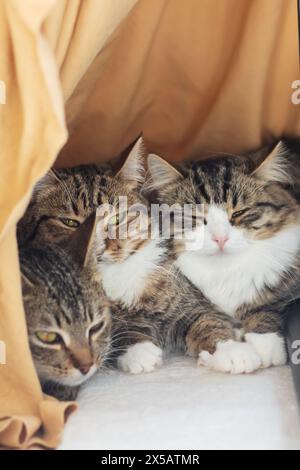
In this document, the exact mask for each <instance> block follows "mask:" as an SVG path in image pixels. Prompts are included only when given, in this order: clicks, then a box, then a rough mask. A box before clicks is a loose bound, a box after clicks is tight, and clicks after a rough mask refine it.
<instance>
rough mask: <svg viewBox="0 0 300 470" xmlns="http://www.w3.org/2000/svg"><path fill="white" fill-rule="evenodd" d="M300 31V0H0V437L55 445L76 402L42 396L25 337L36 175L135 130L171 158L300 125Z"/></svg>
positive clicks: (15, 444) (109, 151) (242, 144)
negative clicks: (297, 86)
mask: <svg viewBox="0 0 300 470" xmlns="http://www.w3.org/2000/svg"><path fill="white" fill-rule="evenodd" d="M297 37H298V33H297V0H295V1H293V0H291V1H288V2H287V1H286V0H238V1H237V0H215V1H214V2H211V1H210V0H189V2H188V3H184V2H182V0H114V1H113V2H112V1H111V0H89V1H86V0H43V2H37V1H36V0H26V2H24V1H23V0H1V2H0V43H1V60H0V80H2V81H3V82H4V83H5V86H6V104H0V142H1V153H0V168H1V170H0V260H1V266H0V341H3V342H5V344H6V364H5V365H2V364H0V447H2V448H19V449H25V448H54V447H56V446H57V445H58V443H59V440H60V437H61V433H62V430H63V426H64V423H65V421H66V419H67V418H68V416H69V415H70V413H72V412H73V411H74V410H75V408H76V405H74V404H72V403H59V402H58V401H56V400H54V399H52V398H49V397H46V396H43V394H42V392H41V389H40V386H39V382H38V379H37V376H36V373H35V370H34V366H33V363H32V359H31V356H30V351H29V347H28V340H27V333H26V325H25V319H24V312H23V306H22V299H21V287H20V276H19V266H18V254H17V244H16V237H15V227H16V223H17V221H18V220H19V218H20V217H21V216H22V214H23V212H24V210H25V207H26V204H27V203H28V201H29V198H30V194H31V191H32V188H33V185H34V184H35V183H36V181H37V180H38V179H39V178H40V177H41V176H42V175H43V174H44V173H45V172H46V171H47V170H48V168H49V167H51V166H52V165H53V164H54V162H55V160H56V158H57V156H58V158H57V161H56V165H58V166H66V165H76V164H79V163H89V162H101V161H104V160H110V159H112V158H114V157H115V156H117V155H118V154H120V153H121V152H122V151H124V149H126V148H127V147H128V146H129V145H130V144H131V143H132V142H133V141H134V140H135V139H136V138H137V137H138V136H139V135H140V134H141V132H143V135H144V137H145V140H146V143H147V145H148V147H149V150H151V151H155V152H157V153H160V154H163V155H164V156H165V157H166V158H168V159H169V160H174V161H176V160H177V161H178V160H180V159H187V158H193V157H196V156H198V157H199V156H204V155H207V154H210V152H224V151H226V152H232V153H240V152H245V151H248V150H252V149H255V148H257V147H259V146H260V145H262V144H264V143H267V142H268V141H270V140H271V139H276V138H279V137H280V136H281V135H283V134H290V135H299V134H300V105H298V106H297V105H294V104H292V102H291V94H292V91H293V90H292V88H291V86H292V82H293V81H295V80H297V79H299V68H298V43H297ZM68 134H69V139H68V142H67V137H68ZM66 142H67V143H66Z"/></svg>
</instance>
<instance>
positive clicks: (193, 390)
mask: <svg viewBox="0 0 300 470" xmlns="http://www.w3.org/2000/svg"><path fill="white" fill-rule="evenodd" d="M79 404H80V410H79V411H78V412H77V413H76V414H74V415H73V416H72V417H71V418H70V420H69V422H68V423H67V426H66V430H65V434H64V439H63V443H62V445H61V449H97V450H100V449H110V450H113V449H300V425H299V415H298V408H297V404H296V397H295V393H294V388H293V382H292V377H291V372H290V369H289V367H278V368H272V369H267V370H262V371H259V372H256V373H255V374H253V375H241V376H231V375H225V374H222V373H215V372H211V371H208V370H205V369H203V368H199V367H197V366H196V364H195V362H194V361H193V360H192V359H187V358H172V359H170V360H169V361H168V362H167V363H165V364H164V366H163V367H162V368H161V369H159V370H157V371H155V372H152V373H149V374H144V375H139V376H131V375H127V374H124V373H121V372H118V371H107V372H103V373H99V374H98V375H97V376H96V377H95V378H93V379H92V380H91V381H90V382H89V383H88V384H87V385H86V386H85V388H84V389H83V390H82V392H81V394H80V397H79Z"/></svg>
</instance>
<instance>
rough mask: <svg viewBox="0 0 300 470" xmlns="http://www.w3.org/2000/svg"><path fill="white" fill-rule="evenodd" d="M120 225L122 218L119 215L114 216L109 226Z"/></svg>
mask: <svg viewBox="0 0 300 470" xmlns="http://www.w3.org/2000/svg"><path fill="white" fill-rule="evenodd" d="M119 223H120V217H119V215H118V214H116V215H113V216H112V217H111V218H110V219H109V221H108V224H109V225H118V224H119Z"/></svg>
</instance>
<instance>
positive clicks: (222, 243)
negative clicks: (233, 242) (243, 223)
mask: <svg viewBox="0 0 300 470" xmlns="http://www.w3.org/2000/svg"><path fill="white" fill-rule="evenodd" d="M228 240H229V237H228V235H214V236H213V241H214V242H216V243H217V244H218V246H219V248H220V250H223V249H224V246H225V243H226V242H227V241H228Z"/></svg>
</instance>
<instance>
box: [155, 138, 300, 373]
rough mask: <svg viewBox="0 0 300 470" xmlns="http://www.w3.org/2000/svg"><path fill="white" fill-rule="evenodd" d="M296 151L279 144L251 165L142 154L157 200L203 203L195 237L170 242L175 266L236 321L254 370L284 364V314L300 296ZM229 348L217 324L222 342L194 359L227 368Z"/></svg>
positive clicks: (231, 352) (224, 159) (228, 160)
mask: <svg viewBox="0 0 300 470" xmlns="http://www.w3.org/2000/svg"><path fill="white" fill-rule="evenodd" d="M299 153H300V152H299V149H298V151H296V152H295V145H292V146H291V144H290V143H289V142H282V143H280V144H279V145H277V147H276V148H275V149H274V150H273V152H272V153H271V154H270V155H269V157H268V158H267V159H266V160H265V161H264V162H263V163H262V164H261V165H260V166H259V167H258V168H254V166H253V163H252V162H251V161H250V160H248V159H246V158H239V157H232V156H224V157H221V158H217V159H213V160H210V161H206V162H205V161H204V162H203V161H202V162H201V161H200V162H195V163H191V164H190V165H183V166H182V167H179V168H178V170H177V169H175V168H173V167H172V166H171V165H169V164H168V163H167V162H165V161H164V160H162V159H161V158H160V157H157V156H155V155H152V156H149V163H148V164H149V170H150V172H151V175H152V178H151V182H150V185H149V186H150V187H151V189H152V190H153V189H154V190H156V191H157V194H158V199H159V201H161V202H165V203H167V204H170V205H172V204H174V203H179V204H180V205H183V204H185V203H197V204H204V220H203V225H202V227H200V230H201V231H202V234H203V235H204V238H203V242H202V243H199V246H198V247H196V248H195V247H194V249H193V251H189V250H188V249H187V244H186V243H182V242H178V246H177V249H178V260H177V262H176V266H177V267H178V268H179V269H180V271H181V272H182V273H183V274H184V275H185V276H187V278H188V279H189V280H190V281H191V282H192V283H193V284H194V285H195V286H196V287H197V288H198V289H199V290H201V292H203V294H204V295H205V296H206V297H207V299H209V300H210V301H211V302H212V303H213V304H214V305H215V307H216V308H218V309H219V310H220V311H221V312H224V313H226V314H227V315H228V316H229V317H230V318H232V319H234V320H236V321H239V322H240V323H241V326H242V329H241V331H240V335H241V340H243V341H244V342H245V344H248V345H249V346H250V347H251V349H252V351H253V352H255V353H256V354H257V355H258V357H259V358H260V361H261V365H262V367H269V366H271V365H280V364H284V363H285V362H286V350H285V345H284V339H283V325H284V311H285V308H286V306H287V304H288V303H289V302H291V301H293V300H294V299H297V298H299V297H300V206H299V198H298V194H297V191H296V183H297V182H295V181H294V179H293V176H294V174H295V171H296V169H297V168H296V166H295V162H296V159H297V158H298V159H299V157H300V155H299ZM298 164H299V162H297V166H298ZM294 183H295V184H294ZM195 235H197V234H195ZM198 235H199V234H198ZM198 239H199V240H200V239H201V240H202V238H201V237H200V238H199V237H198ZM195 240H197V236H195ZM224 340H227V341H225V342H224ZM235 348H236V345H235V344H233V343H232V332H231V330H230V329H228V330H227V331H226V329H223V338H222V342H219V343H218V344H217V346H216V350H215V351H214V350H212V351H208V352H206V351H205V352H202V353H200V361H201V362H202V363H203V364H204V365H206V366H208V367H211V368H214V369H217V370H226V371H227V370H231V368H232V363H233V361H232V356H236V355H237V356H238V355H239V354H240V351H239V349H237V350H236V351H235ZM229 356H231V358H230V357H229Z"/></svg>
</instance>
